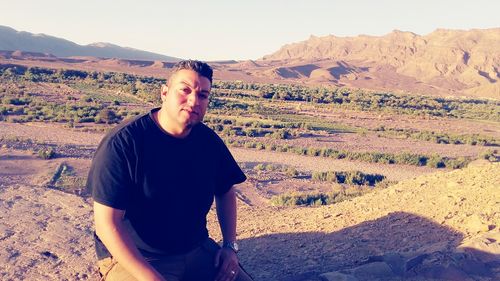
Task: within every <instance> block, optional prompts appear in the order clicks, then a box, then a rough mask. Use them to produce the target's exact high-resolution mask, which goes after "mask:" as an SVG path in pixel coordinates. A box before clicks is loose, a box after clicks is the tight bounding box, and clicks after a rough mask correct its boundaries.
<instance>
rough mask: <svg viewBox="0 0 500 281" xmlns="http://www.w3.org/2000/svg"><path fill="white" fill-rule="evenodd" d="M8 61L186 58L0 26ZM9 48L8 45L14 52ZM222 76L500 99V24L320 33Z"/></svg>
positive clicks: (163, 71)
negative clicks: (352, 34) (375, 33)
mask: <svg viewBox="0 0 500 281" xmlns="http://www.w3.org/2000/svg"><path fill="white" fill-rule="evenodd" d="M0 50H6V51H2V52H0V63H19V64H24V65H42V66H53V67H64V68H80V69H96V70H109V71H124V72H131V73H136V74H143V75H153V76H165V75H168V73H169V69H170V68H171V67H172V62H175V61H177V60H179V59H178V58H174V57H170V56H165V55H160V54H155V53H150V52H145V51H140V50H136V49H131V48H123V47H120V46H116V45H113V44H109V43H95V44H90V45H86V46H81V45H78V44H75V43H73V42H71V41H68V40H65V39H60V38H56V37H52V36H48V35H43V34H32V33H28V32H18V31H16V30H14V29H12V28H9V27H2V26H0ZM7 50H8V51H7ZM210 64H211V65H212V66H213V68H214V70H215V74H216V77H217V78H218V79H220V80H242V81H247V82H262V83H299V84H309V85H321V86H325V85H329V86H336V87H350V88H362V89H368V90H374V91H391V92H403V93H412V94H424V95H439V96H452V97H482V98H484V97H486V98H494V99H500V83H499V80H500V28H491V29H472V30H447V29H437V30H435V31H434V32H432V33H430V34H428V35H424V36H422V35H418V34H415V33H412V32H405V31H399V30H395V31H393V32H391V33H389V34H387V35H384V36H367V35H360V36H356V37H337V36H334V35H329V36H324V37H316V36H311V37H310V38H309V39H307V40H305V41H302V42H296V43H291V44H287V45H284V46H283V47H281V48H280V49H279V50H277V51H276V52H274V53H272V54H269V55H265V56H263V57H262V58H260V59H256V60H247V61H232V60H229V61H220V62H210Z"/></svg>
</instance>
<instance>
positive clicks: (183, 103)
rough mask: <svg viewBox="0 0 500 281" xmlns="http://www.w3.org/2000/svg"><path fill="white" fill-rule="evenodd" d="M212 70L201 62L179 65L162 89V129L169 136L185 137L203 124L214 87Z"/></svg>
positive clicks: (175, 67) (182, 62) (191, 61)
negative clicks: (194, 127) (200, 123)
mask: <svg viewBox="0 0 500 281" xmlns="http://www.w3.org/2000/svg"><path fill="white" fill-rule="evenodd" d="M212 74H213V71H212V68H211V67H210V66H209V65H208V64H206V63H203V62H200V61H193V60H187V61H181V62H179V63H177V64H176V65H175V66H174V68H173V71H172V74H171V75H170V78H169V79H168V83H167V85H164V86H163V87H162V89H161V100H162V108H161V115H160V118H159V122H160V126H161V127H162V128H163V129H164V130H166V131H167V132H168V133H170V134H172V135H174V136H178V137H184V136H186V135H187V134H189V132H190V131H191V128H192V127H193V126H194V125H196V124H197V123H198V122H201V121H202V120H203V117H204V116H205V113H206V111H207V108H208V101H209V99H208V98H209V95H210V89H211V87H212Z"/></svg>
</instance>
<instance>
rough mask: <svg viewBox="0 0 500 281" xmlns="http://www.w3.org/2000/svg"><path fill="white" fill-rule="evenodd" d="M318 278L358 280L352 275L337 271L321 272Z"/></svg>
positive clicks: (334, 280)
mask: <svg viewBox="0 0 500 281" xmlns="http://www.w3.org/2000/svg"><path fill="white" fill-rule="evenodd" d="M319 278H320V279H321V280H322V281H358V279H357V278H356V277H354V276H352V275H349V274H344V273H340V272H337V271H334V272H328V273H324V274H321V275H320V276H319Z"/></svg>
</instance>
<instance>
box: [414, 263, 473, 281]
mask: <svg viewBox="0 0 500 281" xmlns="http://www.w3.org/2000/svg"><path fill="white" fill-rule="evenodd" d="M419 277H423V278H426V279H441V280H443V279H444V280H453V281H455V280H467V279H468V278H469V276H467V274H466V273H465V272H463V271H462V270H460V269H459V268H457V267H456V266H449V267H445V266H442V265H433V266H428V267H426V268H424V269H423V270H422V271H421V272H419Z"/></svg>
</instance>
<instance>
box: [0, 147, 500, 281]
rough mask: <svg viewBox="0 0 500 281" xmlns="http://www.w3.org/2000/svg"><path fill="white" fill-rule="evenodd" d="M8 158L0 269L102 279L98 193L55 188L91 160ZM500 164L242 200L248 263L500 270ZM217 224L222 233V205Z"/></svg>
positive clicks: (265, 276) (312, 275)
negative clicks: (268, 200) (349, 192)
mask: <svg viewBox="0 0 500 281" xmlns="http://www.w3.org/2000/svg"><path fill="white" fill-rule="evenodd" d="M0 155H2V156H1V160H2V161H1V162H0V167H1V169H0V187H1V189H0V190H1V191H0V210H1V214H2V215H1V216H2V222H1V223H0V249H1V250H0V259H1V261H2V262H1V264H0V276H1V278H2V279H3V280H63V279H69V280H97V276H96V272H95V267H94V262H95V256H94V252H93V245H92V243H93V242H92V231H93V230H92V229H93V226H92V212H91V201H90V200H89V199H88V198H86V197H79V196H76V195H73V194H69V193H64V192H62V191H59V190H54V189H51V188H48V187H47V186H48V185H47V183H50V181H51V178H53V172H54V171H55V170H56V169H57V167H59V166H60V165H61V163H63V162H64V163H67V164H68V165H71V166H72V167H74V170H73V173H77V174H80V175H85V174H86V171H87V170H88V167H89V161H90V159H89V158H88V157H86V156H85V157H83V158H56V159H52V160H41V159H38V158H37V157H36V156H35V155H33V153H31V152H29V151H21V150H13V149H10V148H6V147H4V148H1V149H0ZM237 160H238V159H237ZM499 168H500V166H499V164H498V163H494V164H491V163H484V164H475V165H471V166H470V167H468V168H466V169H462V170H455V171H452V172H438V173H436V174H431V175H426V176H420V177H418V178H415V179H411V180H407V181H403V182H400V183H399V184H397V185H395V186H393V187H390V188H388V189H381V190H377V191H375V192H372V193H369V194H367V195H365V196H362V197H358V198H356V199H353V200H349V201H344V202H342V203H339V204H335V205H329V206H323V207H317V208H277V207H271V206H260V207H249V206H246V205H245V204H244V203H243V202H239V204H238V205H239V228H238V229H239V231H238V237H239V239H240V241H241V244H242V248H243V250H242V252H241V255H240V256H241V260H242V263H243V264H244V265H245V266H246V268H247V270H248V271H249V272H250V273H251V274H252V275H254V277H255V279H256V280H282V281H291V280H319V275H320V274H324V273H327V272H329V273H328V274H327V275H323V278H326V279H323V280H337V279H332V278H334V277H332V276H336V277H335V278H339V276H342V278H347V277H346V276H348V277H349V278H356V279H346V280H374V279H377V278H379V279H380V280H399V279H398V278H401V277H402V276H404V277H405V278H407V279H406V280H422V279H431V278H435V279H437V280H469V279H467V278H473V280H495V278H497V279H498V277H500V268H499V258H498V257H499V255H500V245H499V241H500V237H498V227H499V226H500V213H499V209H500V208H499V207H500V206H499V202H500V193H499V192H498V185H497V184H498V182H500V175H499V173H498V170H499ZM240 188H242V187H240ZM243 191H244V190H243ZM209 226H210V232H211V233H212V234H213V235H214V237H216V238H219V237H220V235H219V234H218V233H219V231H218V226H217V224H216V222H215V214H214V213H213V212H212V213H211V214H210V216H209ZM464 265H467V266H466V267H464ZM334 271H335V272H334ZM327 276H330V277H327ZM457 276H458V277H459V278H457ZM328 278H330V279H328ZM343 280H344V279H343Z"/></svg>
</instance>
